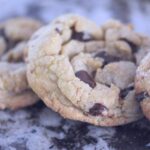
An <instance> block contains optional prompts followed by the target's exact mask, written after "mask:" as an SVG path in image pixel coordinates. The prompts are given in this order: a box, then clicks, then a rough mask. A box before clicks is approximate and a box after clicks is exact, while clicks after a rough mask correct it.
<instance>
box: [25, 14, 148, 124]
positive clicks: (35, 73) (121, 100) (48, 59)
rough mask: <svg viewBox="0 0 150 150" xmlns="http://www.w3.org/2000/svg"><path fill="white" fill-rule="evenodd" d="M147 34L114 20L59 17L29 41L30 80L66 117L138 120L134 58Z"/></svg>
mask: <svg viewBox="0 0 150 150" xmlns="http://www.w3.org/2000/svg"><path fill="white" fill-rule="evenodd" d="M145 38H146V37H144V36H142V35H139V34H137V33H135V32H134V31H133V27H132V26H131V25H123V24H121V23H120V22H118V21H109V22H107V23H106V24H104V25H103V26H102V27H98V26H97V25H95V24H94V23H93V22H92V21H90V20H87V19H85V18H84V17H80V16H76V15H65V16H61V17H59V18H57V19H55V20H54V21H53V22H52V23H51V24H49V25H47V26H45V27H42V28H41V29H40V30H38V31H37V32H36V33H35V34H34V35H33V36H32V38H31V40H30V41H29V43H28V51H29V55H28V65H27V77H28V82H29V84H30V86H31V87H32V89H33V90H34V91H35V92H36V93H37V94H38V96H39V97H40V98H41V99H42V100H43V101H44V102H45V104H46V105H47V106H48V107H50V108H52V109H53V110H54V111H56V112H58V113H60V115H62V116H63V117H65V118H69V119H73V120H80V121H84V122H88V123H91V124H95V125H101V126H116V125H121V124H126V123H129V122H133V121H136V120H138V119H140V118H141V117H142V116H143V115H142V113H141V110H140V106H139V103H138V102H137V101H136V100H135V90H134V77H135V72H136V64H137V63H138V62H136V58H137V57H138V61H140V57H139V53H140V52H141V50H142V49H143V47H145V44H144V42H143V41H145Z"/></svg>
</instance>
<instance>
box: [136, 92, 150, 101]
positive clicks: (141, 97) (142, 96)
mask: <svg viewBox="0 0 150 150" xmlns="http://www.w3.org/2000/svg"><path fill="white" fill-rule="evenodd" d="M147 97H149V94H148V93H147V92H141V93H138V94H136V95H135V99H136V100H137V101H138V102H141V101H142V100H144V99H145V98H147Z"/></svg>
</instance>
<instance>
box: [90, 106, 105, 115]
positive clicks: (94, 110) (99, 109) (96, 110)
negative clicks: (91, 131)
mask: <svg viewBox="0 0 150 150" xmlns="http://www.w3.org/2000/svg"><path fill="white" fill-rule="evenodd" d="M105 110H108V109H107V108H106V107H105V106H104V105H102V104H100V103H95V104H94V106H93V107H91V108H90V109H89V114H90V115H92V116H99V115H102V114H103V111H105Z"/></svg>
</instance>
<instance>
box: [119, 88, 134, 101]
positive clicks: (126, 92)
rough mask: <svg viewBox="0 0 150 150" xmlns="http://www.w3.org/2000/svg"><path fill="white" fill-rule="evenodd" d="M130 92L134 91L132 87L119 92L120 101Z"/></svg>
mask: <svg viewBox="0 0 150 150" xmlns="http://www.w3.org/2000/svg"><path fill="white" fill-rule="evenodd" d="M132 90H134V86H129V87H127V88H125V89H123V90H121V91H120V94H119V96H120V98H122V99H123V98H125V97H126V96H127V95H128V93H129V92H130V91H132Z"/></svg>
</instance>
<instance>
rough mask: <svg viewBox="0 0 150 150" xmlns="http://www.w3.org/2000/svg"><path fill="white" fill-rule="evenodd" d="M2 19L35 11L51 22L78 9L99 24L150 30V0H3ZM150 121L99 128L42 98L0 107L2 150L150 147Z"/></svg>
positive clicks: (137, 149) (138, 149)
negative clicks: (70, 117) (11, 107)
mask: <svg viewBox="0 0 150 150" xmlns="http://www.w3.org/2000/svg"><path fill="white" fill-rule="evenodd" d="M0 6H1V13H0V20H5V19H7V18H11V17H14V16H30V17H34V18H37V19H40V20H42V21H44V22H50V20H51V19H53V18H55V17H57V16H58V15H61V14H64V13H68V12H75V13H78V14H81V15H84V16H87V17H89V18H90V19H93V20H94V21H96V22H97V23H99V24H101V23H102V22H104V21H106V20H108V19H109V18H112V17H113V18H117V19H119V20H121V21H123V22H132V23H133V24H134V26H135V28H136V30H137V31H139V32H141V33H146V34H148V35H150V28H149V24H150V1H149V0H138V1H137V0H132V1H127V0H105V1H97V0H92V1H88V2H87V0H82V1H81V0H72V1H70V0H42V1H40V0H39V1H38V0H19V1H18V0H11V1H10V0H0ZM149 135H150V122H149V121H147V120H146V119H142V120H140V121H138V122H135V123H132V124H129V125H125V126H119V127H113V128H104V127H96V126H92V125H89V124H85V123H81V122H75V121H70V120H66V119H63V118H62V117H60V116H59V115H58V114H57V113H55V112H52V111H51V110H50V109H48V108H46V106H45V105H44V104H43V103H42V102H39V103H38V104H36V105H35V106H32V107H28V108H25V109H21V110H17V111H9V110H5V111H0V150H150V136H149Z"/></svg>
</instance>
